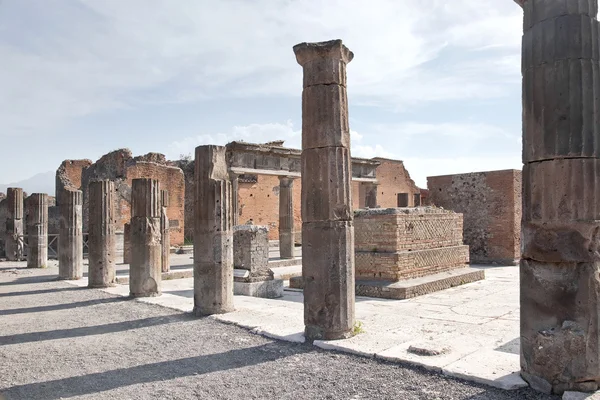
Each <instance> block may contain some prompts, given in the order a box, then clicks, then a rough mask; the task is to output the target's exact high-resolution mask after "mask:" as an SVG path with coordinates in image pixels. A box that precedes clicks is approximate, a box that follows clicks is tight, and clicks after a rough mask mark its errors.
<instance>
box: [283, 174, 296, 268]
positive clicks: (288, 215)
mask: <svg viewBox="0 0 600 400" xmlns="http://www.w3.org/2000/svg"><path fill="white" fill-rule="evenodd" d="M294 236H295V235H294V179H292V178H288V177H284V176H281V177H279V256H280V257H281V258H286V259H292V258H296V256H295V254H294V245H295V237H294Z"/></svg>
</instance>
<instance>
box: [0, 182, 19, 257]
mask: <svg viewBox="0 0 600 400" xmlns="http://www.w3.org/2000/svg"><path fill="white" fill-rule="evenodd" d="M6 198H7V202H8V216H7V218H6V236H5V238H4V249H5V252H6V259H7V260H8V261H20V260H22V259H23V253H24V248H23V228H24V227H23V189H21V188H8V189H7V191H6Z"/></svg>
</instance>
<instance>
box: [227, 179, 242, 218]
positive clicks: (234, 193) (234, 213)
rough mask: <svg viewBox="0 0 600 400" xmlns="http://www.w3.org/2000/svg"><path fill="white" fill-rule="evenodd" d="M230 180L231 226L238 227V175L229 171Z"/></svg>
mask: <svg viewBox="0 0 600 400" xmlns="http://www.w3.org/2000/svg"><path fill="white" fill-rule="evenodd" d="M229 179H230V180H231V219H232V221H231V223H232V224H233V226H236V225H239V218H240V214H239V212H240V197H239V196H240V195H239V175H238V174H236V173H235V172H231V171H229Z"/></svg>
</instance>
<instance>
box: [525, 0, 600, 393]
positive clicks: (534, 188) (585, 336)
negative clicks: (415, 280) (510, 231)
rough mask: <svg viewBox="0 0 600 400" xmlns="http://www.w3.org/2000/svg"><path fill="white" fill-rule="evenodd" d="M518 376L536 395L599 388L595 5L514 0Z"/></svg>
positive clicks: (599, 91)
mask: <svg viewBox="0 0 600 400" xmlns="http://www.w3.org/2000/svg"><path fill="white" fill-rule="evenodd" d="M518 3H519V4H521V5H522V6H523V9H524V23H523V27H524V35H523V52H522V55H523V60H522V73H523V163H524V164H525V165H524V168H523V217H522V249H523V254H522V260H521V268H520V281H521V372H522V375H523V377H524V378H525V379H526V380H527V381H528V382H529V383H530V384H531V386H532V387H534V388H535V389H537V390H540V391H544V392H550V391H552V392H554V393H557V394H560V393H562V392H564V391H565V390H581V391H592V390H596V389H597V388H598V384H599V382H600V365H599V362H600V336H599V333H600V332H599V329H600V318H599V317H600V222H599V221H600V206H599V202H600V180H599V177H600V161H599V159H598V158H599V155H600V101H598V99H599V98H600V72H599V71H600V68H599V58H600V55H599V53H600V51H599V43H598V37H599V36H598V30H599V26H598V21H597V19H596V15H597V13H598V2H597V0H577V1H574V0H520V1H518Z"/></svg>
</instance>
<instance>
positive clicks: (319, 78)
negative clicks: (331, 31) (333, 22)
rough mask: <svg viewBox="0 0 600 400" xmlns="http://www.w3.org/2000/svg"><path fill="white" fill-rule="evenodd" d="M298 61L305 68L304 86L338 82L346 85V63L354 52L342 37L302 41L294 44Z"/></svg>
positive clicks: (352, 56) (350, 59)
mask: <svg viewBox="0 0 600 400" xmlns="http://www.w3.org/2000/svg"><path fill="white" fill-rule="evenodd" d="M294 54H296V61H297V62H298V64H300V65H301V66H302V69H303V70H304V78H303V87H304V88H305V89H306V88H308V87H310V86H318V85H332V84H334V85H335V84H337V85H340V86H343V87H345V86H346V64H348V63H349V62H350V61H352V59H353V58H354V54H353V53H352V52H351V51H350V50H348V48H347V47H346V46H344V45H343V44H342V41H341V40H340V39H337V40H330V41H328V42H317V43H306V42H304V43H300V44H297V45H295V46H294Z"/></svg>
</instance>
